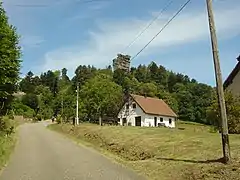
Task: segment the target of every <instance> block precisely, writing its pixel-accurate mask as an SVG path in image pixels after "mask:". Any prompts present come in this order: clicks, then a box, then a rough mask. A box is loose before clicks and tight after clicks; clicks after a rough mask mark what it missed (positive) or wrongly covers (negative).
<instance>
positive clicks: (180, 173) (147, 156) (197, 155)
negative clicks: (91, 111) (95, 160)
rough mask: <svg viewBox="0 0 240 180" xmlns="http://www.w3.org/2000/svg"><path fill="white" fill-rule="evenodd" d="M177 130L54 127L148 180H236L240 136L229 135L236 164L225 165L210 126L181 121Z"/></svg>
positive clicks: (217, 136)
mask: <svg viewBox="0 0 240 180" xmlns="http://www.w3.org/2000/svg"><path fill="white" fill-rule="evenodd" d="M177 126H178V127H177V128H175V129H167V128H148V127H146V128H145V127H122V126H102V127H100V126H98V125H93V124H88V123H86V124H80V125H79V126H78V127H73V126H72V125H68V124H64V125H57V124H54V125H51V126H50V127H49V128H50V129H53V130H56V131H58V132H61V133H64V134H67V135H68V136H69V137H73V138H74V139H76V140H77V139H79V140H80V141H86V142H88V143H91V144H92V145H93V147H95V148H97V149H99V148H100V149H103V150H105V151H108V152H110V153H112V154H114V155H116V156H117V157H118V158H117V159H118V161H119V158H121V160H120V161H121V163H124V164H125V165H127V166H129V167H131V168H133V169H134V170H135V171H137V172H138V173H140V174H142V175H144V176H146V177H148V178H149V179H154V180H155V179H161V180H172V179H176V180H197V179H206V180H213V179H221V180H225V179H226V180H227V179H228V180H229V179H231V180H235V179H236V180H237V179H239V174H240V136H239V135H230V144H231V155H232V158H233V162H232V163H231V164H229V165H224V164H222V163H221V162H220V159H219V158H220V157H222V150H221V136H220V134H218V133H210V130H211V127H209V126H204V125H201V124H196V123H194V124H193V123H183V122H178V125H177Z"/></svg>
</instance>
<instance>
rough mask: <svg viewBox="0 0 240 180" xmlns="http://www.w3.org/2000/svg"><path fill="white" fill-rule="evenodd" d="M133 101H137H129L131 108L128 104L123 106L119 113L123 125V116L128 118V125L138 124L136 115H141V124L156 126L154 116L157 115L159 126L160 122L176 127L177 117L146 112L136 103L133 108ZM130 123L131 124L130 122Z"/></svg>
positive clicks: (120, 122)
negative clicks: (170, 121) (161, 120)
mask: <svg viewBox="0 0 240 180" xmlns="http://www.w3.org/2000/svg"><path fill="white" fill-rule="evenodd" d="M133 103H135V102H134V101H133V100H132V99H131V100H130V102H129V110H127V108H126V104H127V103H126V104H125V105H124V106H123V108H122V110H121V111H120V112H119V114H118V118H119V119H120V121H119V124H120V125H123V118H126V120H127V124H126V126H127V125H130V124H131V126H136V124H135V117H137V116H141V126H146V127H154V117H157V126H158V123H164V124H165V126H167V127H171V128H174V127H175V121H176V118H173V117H165V116H159V115H149V114H145V113H144V112H143V110H142V109H141V108H140V107H139V106H138V104H137V103H135V104H136V109H133ZM160 118H163V122H160ZM169 119H172V123H171V124H169ZM128 123H130V124H128Z"/></svg>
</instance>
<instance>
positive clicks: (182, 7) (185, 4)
mask: <svg viewBox="0 0 240 180" xmlns="http://www.w3.org/2000/svg"><path fill="white" fill-rule="evenodd" d="M190 1H191V0H188V1H186V2H185V3H184V4H183V5H182V6H181V8H180V9H179V10H178V11H177V12H176V13H175V14H174V16H173V17H172V18H171V19H170V20H169V21H168V22H167V23H166V24H165V25H164V26H163V28H162V29H161V30H160V31H159V32H158V33H157V34H156V35H155V36H153V38H152V39H151V40H150V41H149V42H148V43H147V44H146V45H145V46H144V47H143V48H142V49H141V50H140V51H139V52H138V53H137V54H136V55H135V56H133V57H132V59H131V60H133V59H135V58H136V57H137V56H138V55H139V54H140V53H141V52H142V51H143V50H144V49H145V48H146V47H147V46H148V45H149V44H150V43H151V42H152V41H153V40H154V39H155V38H156V37H157V36H158V35H159V34H160V33H161V32H162V31H163V30H164V29H165V28H166V27H167V26H168V25H169V24H170V22H172V20H173V19H174V18H175V17H176V16H177V15H178V14H179V13H180V12H181V11H182V10H183V9H184V8H185V7H186V6H187V5H188V3H190Z"/></svg>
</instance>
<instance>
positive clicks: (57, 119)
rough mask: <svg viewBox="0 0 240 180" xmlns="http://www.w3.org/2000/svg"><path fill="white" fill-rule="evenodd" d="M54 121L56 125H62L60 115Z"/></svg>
mask: <svg viewBox="0 0 240 180" xmlns="http://www.w3.org/2000/svg"><path fill="white" fill-rule="evenodd" d="M56 121H57V123H58V124H62V117H61V115H59V114H58V115H57V118H56Z"/></svg>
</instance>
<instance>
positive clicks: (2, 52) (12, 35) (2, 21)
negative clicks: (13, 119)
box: [0, 2, 21, 115]
mask: <svg viewBox="0 0 240 180" xmlns="http://www.w3.org/2000/svg"><path fill="white" fill-rule="evenodd" d="M18 44H19V37H18V35H17V32H16V28H15V27H14V26H12V25H10V24H9V23H8V17H7V16H6V12H5V10H4V9H3V6H2V2H0V115H1V114H5V113H6V110H7V108H9V105H10V103H11V102H12V100H13V98H12V94H13V93H14V91H15V90H16V83H17V81H18V78H19V69H20V63H21V61H20V60H19V59H20V55H21V53H20V46H19V45H18Z"/></svg>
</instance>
